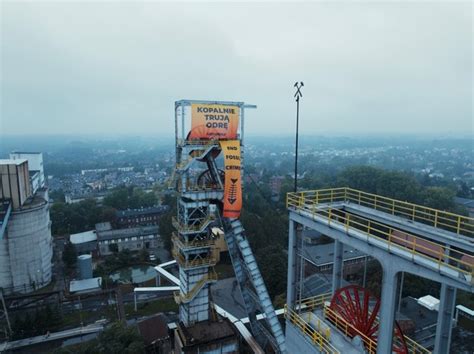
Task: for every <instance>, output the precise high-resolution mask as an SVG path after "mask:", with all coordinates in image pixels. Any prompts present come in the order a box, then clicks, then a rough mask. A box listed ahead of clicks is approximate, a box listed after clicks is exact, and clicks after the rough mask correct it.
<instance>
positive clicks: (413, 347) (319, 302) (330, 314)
mask: <svg viewBox="0 0 474 354" xmlns="http://www.w3.org/2000/svg"><path fill="white" fill-rule="evenodd" d="M330 299H331V293H330V292H329V293H324V294H319V295H316V296H312V297H309V298H305V299H302V300H301V301H297V303H296V309H300V310H303V311H305V312H308V311H310V312H312V311H314V310H315V309H317V308H322V309H323V314H324V317H325V318H327V319H328V320H330V322H331V323H333V324H334V325H335V326H336V327H337V328H338V329H339V330H341V332H343V333H344V334H345V335H346V336H347V335H348V333H349V331H350V330H352V331H353V332H352V333H354V332H356V333H357V334H358V335H360V336H361V338H362V340H363V341H364V344H367V345H366V348H367V349H368V351H369V353H375V352H376V351H377V342H375V341H374V340H373V339H371V338H369V337H367V336H365V335H364V334H363V333H361V332H360V331H359V330H357V328H355V327H353V326H352V325H351V324H349V323H348V322H347V321H346V320H345V319H343V318H342V317H340V316H339V315H338V314H337V313H335V312H334V311H332V310H331V309H330V308H329V307H328V306H326V302H328V301H329V300H330ZM285 311H287V312H289V311H290V310H289V309H288V308H287V305H285ZM293 312H294V311H293ZM294 313H295V314H296V316H299V318H300V319H301V321H304V319H302V318H301V316H300V315H298V314H297V313H296V312H294ZM336 316H337V319H336ZM404 338H405V342H406V345H407V347H408V353H410V354H431V352H430V351H429V350H428V349H426V348H425V347H423V346H422V345H421V344H418V343H417V342H415V341H414V340H413V339H411V338H410V337H408V336H406V335H404Z"/></svg>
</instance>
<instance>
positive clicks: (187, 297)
mask: <svg viewBox="0 0 474 354" xmlns="http://www.w3.org/2000/svg"><path fill="white" fill-rule="evenodd" d="M215 281H217V273H216V272H215V271H214V270H212V271H210V272H209V273H208V274H206V275H204V276H203V277H202V278H201V279H199V281H198V282H197V283H196V284H194V286H193V288H192V289H191V290H189V291H188V292H187V293H186V294H184V295H183V294H181V293H180V292H179V291H177V292H175V293H174V298H175V300H177V298H178V299H179V300H178V301H176V302H178V304H179V303H182V302H184V303H188V302H190V301H191V300H192V299H193V298H194V297H195V296H196V295H197V293H198V292H199V291H200V290H201V289H202V288H203V286H204V285H206V283H208V282H215Z"/></svg>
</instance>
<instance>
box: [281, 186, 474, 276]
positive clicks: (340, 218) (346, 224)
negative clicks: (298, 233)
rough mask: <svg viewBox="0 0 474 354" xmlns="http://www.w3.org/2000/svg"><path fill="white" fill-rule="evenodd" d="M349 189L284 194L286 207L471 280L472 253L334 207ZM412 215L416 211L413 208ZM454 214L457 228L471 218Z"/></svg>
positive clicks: (472, 267)
mask: <svg viewBox="0 0 474 354" xmlns="http://www.w3.org/2000/svg"><path fill="white" fill-rule="evenodd" d="M353 191H354V190H351V189H349V188H336V189H324V190H318V191H310V192H299V193H289V194H288V195H287V207H288V208H290V209H294V210H302V211H304V212H308V213H310V214H311V215H313V216H314V217H316V216H318V217H322V218H324V219H326V220H327V223H328V225H329V226H331V225H332V226H334V225H339V226H342V227H343V228H344V229H345V231H346V232H354V231H358V232H362V233H364V234H365V235H366V237H367V241H369V240H370V239H376V240H380V241H384V242H385V243H386V244H387V247H388V250H391V249H396V248H397V249H402V250H405V251H408V252H409V253H410V254H411V258H412V260H415V257H423V258H425V259H429V260H430V261H432V262H436V265H435V266H436V267H437V269H438V270H439V271H441V269H442V268H443V267H447V268H450V269H454V270H455V271H458V272H460V273H462V274H464V276H465V277H466V279H468V278H469V277H470V279H471V281H473V280H474V256H473V255H472V254H469V253H466V252H463V251H460V250H456V249H453V248H451V250H450V251H449V253H448V252H446V250H445V246H444V245H442V244H440V243H436V242H433V241H430V240H427V239H425V238H422V237H419V236H415V235H412V234H410V233H407V232H404V231H403V232H402V231H400V230H397V229H395V228H392V227H390V226H387V225H385V224H382V223H379V222H376V221H373V220H370V219H367V218H363V217H361V216H356V215H354V214H350V213H348V212H346V211H345V210H342V209H341V208H340V206H339V207H338V205H337V203H340V202H344V203H346V202H347V198H348V194H350V193H353ZM357 193H358V194H357V196H358V197H357V198H361V199H363V198H364V195H363V194H364V193H363V192H359V191H357ZM365 194H366V193H365ZM379 198H382V197H378V198H377V199H376V201H377V205H380V204H381V203H382V202H383V200H382V199H380V200H379ZM374 201H375V200H374ZM399 203H402V202H399ZM374 206H375V204H374ZM440 213H444V212H441V211H438V214H440ZM413 215H416V212H415V213H414V214H413ZM452 215H455V214H452ZM438 217H439V216H438ZM456 217H457V218H459V219H458V220H461V218H462V221H459V222H457V223H458V224H461V225H463V228H461V229H463V230H465V229H466V228H467V226H465V225H467V224H466V223H467V222H471V221H472V218H466V217H463V216H460V215H457V216H456ZM473 222H474V221H473ZM444 269H446V268H444Z"/></svg>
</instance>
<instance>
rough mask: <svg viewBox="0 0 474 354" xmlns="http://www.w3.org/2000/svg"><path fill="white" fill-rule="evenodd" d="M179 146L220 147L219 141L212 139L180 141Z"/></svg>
mask: <svg viewBox="0 0 474 354" xmlns="http://www.w3.org/2000/svg"><path fill="white" fill-rule="evenodd" d="M178 145H180V146H184V145H219V140H212V139H193V140H183V139H178Z"/></svg>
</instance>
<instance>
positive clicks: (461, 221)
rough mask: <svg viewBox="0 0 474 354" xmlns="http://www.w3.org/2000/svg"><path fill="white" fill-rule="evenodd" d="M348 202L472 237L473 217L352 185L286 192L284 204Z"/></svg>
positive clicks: (315, 204) (473, 230)
mask: <svg viewBox="0 0 474 354" xmlns="http://www.w3.org/2000/svg"><path fill="white" fill-rule="evenodd" d="M337 202H344V203H347V202H350V203H354V204H358V205H361V206H365V207H368V208H372V209H375V210H378V211H382V212H385V213H388V214H391V215H395V216H401V217H404V218H407V219H409V220H412V221H416V222H420V223H423V224H427V225H430V226H434V227H438V228H441V229H444V230H447V231H450V232H453V233H456V234H458V235H464V236H468V237H474V218H469V217H466V216H462V215H458V214H454V213H450V212H447V211H443V210H437V209H433V208H429V207H426V206H422V205H417V204H413V203H409V202H404V201H400V200H396V199H392V198H387V197H383V196H380V195H376V194H372V193H366V192H362V191H359V190H356V189H352V188H346V187H344V188H331V189H319V190H314V191H304V192H297V193H288V194H287V206H295V205H298V206H303V205H311V206H314V207H316V206H317V205H318V204H322V203H337Z"/></svg>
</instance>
